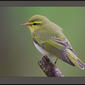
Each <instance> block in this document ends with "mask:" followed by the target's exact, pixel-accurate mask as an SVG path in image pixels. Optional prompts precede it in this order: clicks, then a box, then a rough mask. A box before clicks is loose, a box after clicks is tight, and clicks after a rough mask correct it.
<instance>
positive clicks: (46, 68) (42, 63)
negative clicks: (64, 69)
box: [38, 56, 64, 77]
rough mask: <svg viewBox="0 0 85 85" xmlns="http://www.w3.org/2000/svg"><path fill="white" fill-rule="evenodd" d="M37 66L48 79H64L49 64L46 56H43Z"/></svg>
mask: <svg viewBox="0 0 85 85" xmlns="http://www.w3.org/2000/svg"><path fill="white" fill-rule="evenodd" d="M38 64H39V66H40V68H41V69H42V70H43V72H44V73H45V74H46V75H47V76H48V77H64V75H63V74H62V73H61V72H60V70H59V69H58V68H57V67H56V65H55V64H54V63H53V62H51V61H50V59H49V58H48V57H47V56H43V57H42V60H40V61H39V62H38Z"/></svg>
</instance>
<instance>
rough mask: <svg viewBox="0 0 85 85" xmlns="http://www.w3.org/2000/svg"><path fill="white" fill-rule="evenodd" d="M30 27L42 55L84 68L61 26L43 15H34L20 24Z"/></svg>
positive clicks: (35, 43)
mask: <svg viewBox="0 0 85 85" xmlns="http://www.w3.org/2000/svg"><path fill="white" fill-rule="evenodd" d="M22 26H26V27H27V28H29V29H30V31H31V34H32V38H33V42H34V45H35V47H36V48H37V49H38V50H39V51H40V52H41V53H42V55H43V56H45V55H46V56H52V57H56V58H57V60H58V59H61V60H63V61H65V62H67V63H68V64H70V65H72V66H75V65H76V66H78V67H79V68H80V69H83V70H84V69H85V64H84V63H83V62H82V61H81V60H80V59H79V58H78V57H77V55H76V53H75V51H74V50H73V48H72V46H71V44H70V42H69V41H68V40H67V38H66V37H65V35H64V33H63V31H62V29H61V27H59V26H58V25H56V24H55V23H53V22H52V21H50V20H48V19H47V18H46V17H45V16H41V15H34V16H32V17H31V18H30V19H29V21H28V22H27V23H24V24H22Z"/></svg>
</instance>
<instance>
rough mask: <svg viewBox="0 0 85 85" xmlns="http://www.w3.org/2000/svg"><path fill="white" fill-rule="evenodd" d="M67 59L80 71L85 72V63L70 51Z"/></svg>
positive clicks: (67, 51) (68, 50)
mask: <svg viewBox="0 0 85 85" xmlns="http://www.w3.org/2000/svg"><path fill="white" fill-rule="evenodd" d="M66 54H67V57H68V58H69V59H70V60H71V61H72V62H73V63H74V64H75V65H76V66H78V67H79V68H80V69H82V70H85V63H83V62H82V61H81V60H80V59H79V58H78V57H77V56H76V55H75V53H73V52H72V51H71V50H70V49H66Z"/></svg>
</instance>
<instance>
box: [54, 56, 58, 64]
mask: <svg viewBox="0 0 85 85" xmlns="http://www.w3.org/2000/svg"><path fill="white" fill-rule="evenodd" d="M57 60H58V57H57V58H56V60H55V62H54V64H55V65H56V63H57Z"/></svg>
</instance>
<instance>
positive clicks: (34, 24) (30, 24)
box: [21, 15, 49, 32]
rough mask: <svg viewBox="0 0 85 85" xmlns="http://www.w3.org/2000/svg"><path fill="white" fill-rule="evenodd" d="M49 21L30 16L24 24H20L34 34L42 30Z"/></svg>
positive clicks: (42, 17) (40, 17)
mask: <svg viewBox="0 0 85 85" xmlns="http://www.w3.org/2000/svg"><path fill="white" fill-rule="evenodd" d="M48 22H49V20H48V19H47V18H46V17H44V16H41V15H34V16H32V17H31V18H30V19H29V20H28V21H27V22H26V23H24V24H21V25H22V26H26V27H27V28H29V29H30V31H31V32H34V31H35V30H37V29H42V26H43V25H45V24H46V23H48Z"/></svg>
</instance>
